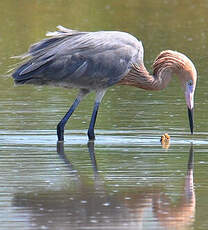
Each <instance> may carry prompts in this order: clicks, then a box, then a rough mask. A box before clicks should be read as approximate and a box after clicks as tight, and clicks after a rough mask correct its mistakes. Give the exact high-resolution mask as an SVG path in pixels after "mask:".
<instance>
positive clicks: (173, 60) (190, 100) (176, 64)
mask: <svg viewBox="0 0 208 230" xmlns="http://www.w3.org/2000/svg"><path fill="white" fill-rule="evenodd" d="M153 68H154V74H155V75H157V76H159V75H162V74H163V75H164V76H167V77H166V84H165V85H167V84H168V82H169V81H170V79H171V77H170V76H171V75H172V74H173V73H174V74H176V75H177V76H178V77H179V80H180V82H181V86H182V88H183V90H184V94H185V100H186V104H187V107H188V116H189V124H190V130H191V133H192V134H193V127H194V122H193V111H194V92H195V88H196V82H197V71H196V68H195V66H194V64H193V63H192V61H191V60H190V59H189V58H188V57H187V56H185V55H184V54H182V53H179V52H177V51H172V50H165V51H163V52H161V53H160V54H159V56H158V57H157V58H156V60H155V62H154V64H153ZM164 73H166V74H164ZM164 82H165V81H164Z"/></svg>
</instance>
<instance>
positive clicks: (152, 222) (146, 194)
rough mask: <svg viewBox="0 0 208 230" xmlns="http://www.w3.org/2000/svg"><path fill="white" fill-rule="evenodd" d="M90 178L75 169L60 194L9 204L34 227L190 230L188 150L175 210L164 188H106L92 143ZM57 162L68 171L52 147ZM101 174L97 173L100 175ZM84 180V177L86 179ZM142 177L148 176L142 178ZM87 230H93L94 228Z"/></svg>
mask: <svg viewBox="0 0 208 230" xmlns="http://www.w3.org/2000/svg"><path fill="white" fill-rule="evenodd" d="M88 150H89V154H90V158H91V161H92V167H93V172H94V178H93V180H92V181H91V182H90V183H89V182H87V181H88V180H86V178H85V177H82V176H80V175H79V172H77V171H75V172H74V174H75V177H76V178H78V179H79V181H78V182H77V183H76V185H74V186H72V187H71V188H68V189H62V190H60V191H40V192H34V193H29V194H28V193H21V194H20V193H19V194H16V195H15V198H14V200H13V204H14V206H16V207H18V210H20V209H23V210H27V211H28V216H30V220H31V222H32V223H31V224H32V225H33V226H36V228H37V229H40V228H45V229H50V230H53V229H63V230H65V229H69V227H71V228H72V229H73V227H74V228H76V227H77V226H78V227H79V229H81V228H88V229H92V228H93V227H94V228H95V227H97V228H99V227H100V228H101V227H102V229H115V228H116V229H128V230H129V229H138V230H139V229H144V225H145V226H146V227H147V228H145V229H152V227H154V229H165V230H169V229H178V230H179V229H180V230H182V229H190V225H191V224H192V223H193V221H194V216H195V192H194V184H193V171H194V152H193V146H191V147H190V153H189V160H188V167H187V175H186V177H185V181H184V190H183V192H182V195H181V196H180V197H181V198H180V199H179V200H178V202H176V204H175V206H174V205H173V202H172V201H171V199H170V198H169V196H168V195H166V194H165V193H164V188H162V187H159V186H158V187H156V188H155V187H154V188H151V187H149V186H146V187H145V186H141V187H139V186H135V187H133V188H132V189H125V188H124V189H120V190H119V189H118V190H117V191H115V187H114V188H113V189H112V188H111V187H110V186H109V185H108V183H107V182H105V180H104V179H102V175H99V174H98V166H97V162H96V158H95V151H94V142H89V143H88ZM57 151H58V154H59V156H60V157H61V159H63V161H64V162H65V163H66V164H67V165H68V167H69V168H70V169H73V165H72V164H71V162H70V161H69V160H68V159H67V157H66V156H65V154H64V146H63V145H61V144H60V145H57ZM100 174H101V173H100ZM86 176H87V175H86ZM147 179H148V178H147ZM94 228H93V229H94Z"/></svg>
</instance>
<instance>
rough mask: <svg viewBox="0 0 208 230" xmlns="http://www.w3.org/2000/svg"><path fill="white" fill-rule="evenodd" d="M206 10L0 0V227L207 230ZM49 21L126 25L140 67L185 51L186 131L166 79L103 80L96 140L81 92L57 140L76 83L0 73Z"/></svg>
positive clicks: (199, 6) (176, 90)
mask: <svg viewBox="0 0 208 230" xmlns="http://www.w3.org/2000/svg"><path fill="white" fill-rule="evenodd" d="M207 8H208V4H207V1H205V0H204V1H197V3H196V2H195V1H190V0H189V1H188V0H186V1H183V3H182V2H181V1H179V0H178V1H177V0H175V1H169V0H158V1H145V2H144V1H135V0H126V1H111V0H109V1H94V2H92V1H83V2H82V1H80V2H77V1H76V2H75V1H65V0H56V1H49V0H45V1H35V0H31V1H27V0H22V1H21V4H20V3H19V2H18V1H12V0H7V1H6V0H2V1H1V2H0V20H1V24H2V28H1V33H0V67H1V68H0V75H1V76H2V77H1V78H0V184H1V186H0V229H2V230H7V229H27V230H30V229H31V230H33V229H35V230H36V229H50V230H51V229H59V230H62V229H63V230H64V229H112V230H114V229H119V230H120V229H144V230H149V229H151V230H154V229H156V230H163V229H164V230H168V229H180V230H181V229H188V230H189V229H191V230H193V229H194V230H198V229H207V227H208V220H207V213H208V205H207V204H208V198H207V189H208V186H207V177H208V173H207V172H208V170H207V165H208V156H207V149H208V125H207V59H208V57H207V47H208V44H207V41H208V40H207V37H208V31H207V29H206V28H207ZM184 9H185V10H184ZM58 24H62V25H64V26H66V27H71V28H72V29H79V30H91V31H94V30H122V31H127V32H130V33H132V34H134V35H135V36H137V37H138V38H140V39H141V40H142V41H143V45H144V47H145V63H146V66H147V68H148V69H150V68H151V63H152V62H153V60H154V58H155V56H156V55H157V54H158V53H159V52H160V51H161V50H164V49H173V50H175V49H176V50H179V51H181V52H184V53H185V54H187V55H188V56H189V57H190V58H191V59H192V60H193V62H194V63H195V65H196V68H197V71H198V75H199V82H198V86H197V91H196V100H195V133H194V135H190V131H189V125H188V118H187V111H186V110H187V109H186V106H185V101H184V95H183V92H182V90H181V89H180V87H179V82H178V80H177V78H174V80H173V81H172V82H171V84H170V85H169V87H168V88H167V89H165V90H163V91H161V92H146V91H143V90H140V89H135V88H130V87H129V88H128V87H121V86H119V87H118V86H115V87H112V88H111V89H109V90H108V92H107V94H106V95H105V97H104V99H103V102H102V105H101V107H100V111H99V114H98V119H97V123H96V131H95V132H96V140H95V142H94V143H92V142H89V143H88V139H87V135H86V133H87V128H88V124H89V121H90V117H91V112H92V105H93V102H94V95H93V94H92V95H89V96H88V98H87V99H85V100H84V101H83V102H82V103H81V104H80V106H79V108H78V109H77V111H75V113H74V114H73V116H72V117H71V119H70V121H69V123H68V124H67V126H66V131H65V143H64V146H63V145H61V144H58V145H57V137H56V125H57V123H58V121H59V120H60V119H61V118H62V117H63V115H64V114H65V112H66V111H67V110H68V107H69V106H70V104H72V102H73V100H74V98H75V96H76V90H70V91H69V90H67V89H60V88H51V87H33V86H29V85H28V86H23V87H14V85H13V82H12V79H10V78H5V77H4V76H5V75H6V74H7V71H8V70H10V69H11V68H13V67H14V66H16V64H17V62H18V60H16V59H10V57H11V56H15V55H19V54H21V53H24V52H25V51H26V50H27V48H28V46H29V44H31V43H34V42H37V41H38V40H40V39H41V38H43V37H44V33H45V32H46V31H48V30H51V31H53V30H55V26H56V25H58ZM165 132H167V133H169V135H170V136H171V139H170V142H169V143H165V144H164V145H161V143H160V136H161V135H162V134H164V133H165Z"/></svg>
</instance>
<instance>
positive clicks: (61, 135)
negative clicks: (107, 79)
mask: <svg viewBox="0 0 208 230" xmlns="http://www.w3.org/2000/svg"><path fill="white" fill-rule="evenodd" d="M88 93H89V91H86V90H80V92H79V94H78V96H77V98H76V99H75V101H74V103H73V104H72V106H71V107H70V109H69V110H68V112H67V113H66V115H65V116H64V117H63V118H62V120H61V121H60V122H59V123H58V125H57V136H58V141H63V140H64V126H65V125H66V123H67V121H68V120H69V118H70V116H71V115H72V113H73V112H74V110H75V109H76V108H77V106H78V105H79V103H80V101H81V100H82V99H83V98H84V96H85V95H87V94H88Z"/></svg>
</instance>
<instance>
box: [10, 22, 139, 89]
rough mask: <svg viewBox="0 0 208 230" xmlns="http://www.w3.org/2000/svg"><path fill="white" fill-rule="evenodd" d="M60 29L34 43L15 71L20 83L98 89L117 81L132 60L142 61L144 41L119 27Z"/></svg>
mask: <svg viewBox="0 0 208 230" xmlns="http://www.w3.org/2000/svg"><path fill="white" fill-rule="evenodd" d="M58 28H59V31H56V32H49V33H48V34H47V35H48V36H51V37H50V38H48V39H44V40H42V41H40V42H39V43H36V44H34V45H32V46H31V48H30V49H29V51H28V53H27V54H26V55H25V57H28V56H30V60H28V61H27V62H26V63H25V64H23V65H22V66H20V67H19V68H18V69H17V70H16V71H15V72H14V73H13V75H12V76H13V78H14V80H15V82H16V83H17V84H25V83H26V84H38V85H39V84H40V85H41V84H52V85H56V86H63V87H68V88H71V87H74V88H80V89H87V90H89V91H91V90H98V89H104V88H107V87H109V86H112V85H114V84H116V83H117V82H118V81H120V80H121V79H122V78H123V77H124V76H126V74H127V73H128V72H129V71H130V68H131V65H132V64H139V63H143V47H142V43H141V42H140V41H138V40H137V39H136V38H135V37H133V36H132V35H130V34H128V33H125V32H117V31H99V32H79V31H75V30H70V29H66V28H64V27H61V26H59V27H58Z"/></svg>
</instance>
